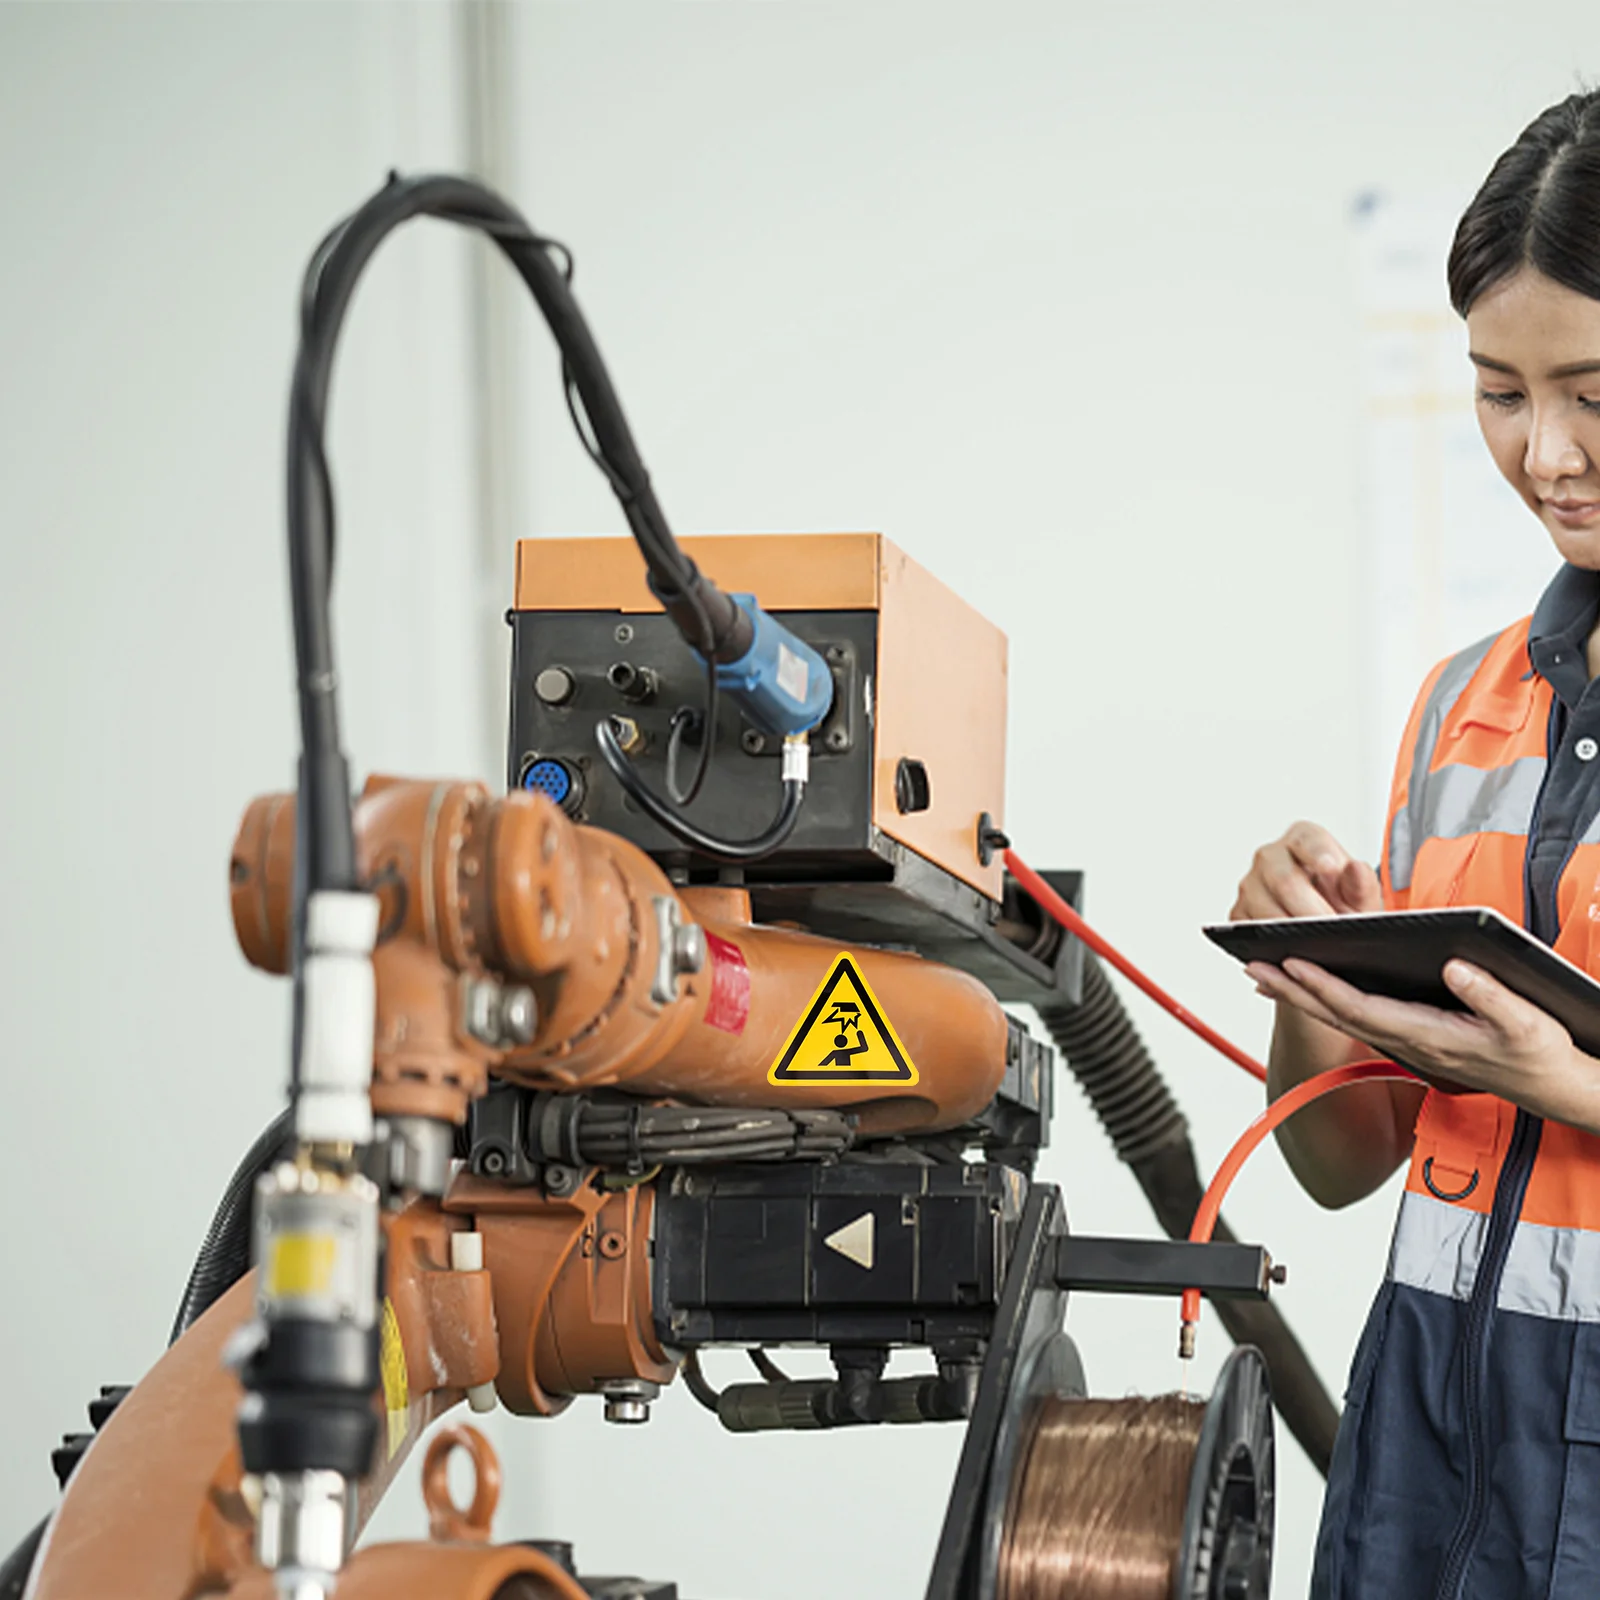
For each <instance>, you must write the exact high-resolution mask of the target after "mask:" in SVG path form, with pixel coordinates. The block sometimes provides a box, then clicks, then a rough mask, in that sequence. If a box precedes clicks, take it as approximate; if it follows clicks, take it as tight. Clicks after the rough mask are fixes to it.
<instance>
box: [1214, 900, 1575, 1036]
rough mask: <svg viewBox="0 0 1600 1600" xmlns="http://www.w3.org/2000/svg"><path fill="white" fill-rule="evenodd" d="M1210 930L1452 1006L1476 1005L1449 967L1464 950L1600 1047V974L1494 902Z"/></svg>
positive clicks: (1242, 951)
mask: <svg viewBox="0 0 1600 1600" xmlns="http://www.w3.org/2000/svg"><path fill="white" fill-rule="evenodd" d="M1204 931H1205V935H1206V937H1207V938H1208V939H1210V940H1212V941H1213V942H1214V943H1216V944H1219V945H1221V946H1222V948H1223V949H1224V950H1226V951H1227V952H1228V954H1229V955H1230V956H1233V957H1235V958H1236V959H1237V960H1239V961H1265V962H1268V963H1270V964H1271V965H1272V966H1275V967H1276V966H1281V965H1282V964H1283V962H1284V960H1285V959H1286V958H1288V957H1297V958H1299V959H1300V960H1302V961H1313V962H1315V963H1316V964H1317V965H1318V966H1319V967H1323V968H1325V969H1326V970H1327V971H1329V972H1331V973H1333V974H1334V975H1335V976H1336V977H1340V978H1343V979H1344V981H1345V982H1346V983H1348V984H1351V985H1353V986H1354V987H1355V988H1357V989H1362V990H1364V991H1366V992H1367V993H1368V994H1381V995H1388V996H1390V997H1392V998H1393V999H1396V1000H1418V1001H1421V1002H1422V1003H1423V1004H1425V1005H1430V1006H1438V1007H1440V1008H1441V1009H1443V1010H1448V1011H1465V1010H1467V1009H1468V1008H1467V1007H1466V1006H1465V1005H1463V1004H1462V1002H1461V1001H1460V1000H1458V999H1457V998H1456V996H1455V995H1454V994H1453V993H1452V992H1451V991H1450V990H1449V989H1448V988H1447V987H1446V986H1445V982H1444V979H1443V977H1442V976H1441V975H1440V974H1441V973H1442V972H1443V970H1444V964H1445V962H1447V961H1449V960H1450V959H1451V958H1452V957H1455V956H1459V957H1460V958H1461V959H1462V960H1463V961H1470V962H1471V963H1472V964H1473V965H1474V966H1475V967H1481V968H1483V970H1484V971H1485V972H1488V973H1491V974H1493V976H1495V977H1496V978H1498V979H1499V980H1500V981H1501V983H1503V984H1504V985H1505V986H1506V987H1507V988H1508V989H1511V990H1514V991H1515V992H1516V993H1517V994H1520V995H1522V996H1523V998H1524V999H1527V1000H1531V1001H1532V1002H1533V1003H1534V1005H1536V1006H1538V1007H1539V1009H1540V1010H1541V1011H1547V1012H1549V1014H1550V1015H1551V1016H1552V1017H1554V1018H1556V1020H1557V1021H1558V1022H1560V1023H1561V1024H1562V1025H1563V1026H1564V1027H1565V1028H1566V1029H1567V1031H1568V1032H1569V1033H1570V1034H1571V1035H1572V1039H1573V1043H1575V1044H1576V1045H1577V1046H1578V1048H1579V1049H1580V1050H1583V1051H1585V1052H1586V1053H1587V1054H1589V1055H1592V1056H1600V983H1596V982H1595V981H1594V979H1592V978H1591V977H1590V976H1589V975H1588V974H1587V973H1586V972H1584V971H1583V970H1582V968H1580V967H1575V966H1573V964H1572V963H1571V962H1570V961H1568V960H1567V959H1566V958H1565V957H1563V956H1558V955H1557V954H1556V953H1555V951H1554V950H1552V949H1551V948H1550V947H1549V945H1547V944H1544V943H1543V942H1542V941H1540V940H1538V939H1536V938H1534V936H1533V935H1532V934H1531V933H1529V932H1528V931H1527V930H1526V929H1525V928H1521V927H1518V926H1517V924H1516V923H1514V922H1512V921H1511V919H1510V918H1509V917H1505V916H1502V915H1501V914H1500V913H1499V912H1498V911H1492V910H1490V909H1489V908H1488V907H1487V906H1452V907H1450V908H1449V909H1447V910H1442V911H1374V912H1358V913H1355V914H1353V915H1351V916H1347V917H1279V918H1273V919H1271V920H1267V921H1261V922H1223V923H1217V924H1214V925H1212V926H1210V927H1207V928H1206V929H1205V930H1204Z"/></svg>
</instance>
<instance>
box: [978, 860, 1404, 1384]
mask: <svg viewBox="0 0 1600 1600" xmlns="http://www.w3.org/2000/svg"><path fill="white" fill-rule="evenodd" d="M1005 863H1006V870H1007V871H1008V872H1009V873H1010V874H1011V876H1012V877H1013V878H1015V879H1016V880H1017V882H1018V883H1019V884H1021V885H1022V887H1023V888H1024V889H1026V890H1027V891H1028V893H1029V894H1030V895H1032V896H1033V898H1034V899H1035V900H1036V901H1038V903H1039V905H1040V906H1041V907H1042V908H1043V909H1044V910H1045V911H1047V912H1049V914H1050V915H1051V916H1052V917H1054V918H1055V920H1056V921H1057V922H1059V923H1060V924H1061V926H1062V927H1063V928H1065V929H1066V930H1067V932H1068V933H1070V934H1072V935H1074V937H1076V938H1078V939H1081V940H1082V941H1083V943H1084V944H1086V945H1087V946H1088V947H1089V948H1090V949H1091V950H1093V951H1094V952H1095V954H1096V955H1098V956H1100V957H1102V958H1103V959H1104V960H1106V961H1108V962H1110V963H1111V965H1112V966H1114V967H1115V968H1116V969H1117V971H1118V972H1120V973H1121V974H1122V975H1123V977H1125V978H1126V979H1127V980H1128V981H1129V982H1130V983H1132V984H1134V985H1136V986H1137V987H1138V988H1140V989H1142V990H1143V991H1144V993H1146V994H1147V995H1149V996H1150V998H1151V999H1152V1000H1154V1001H1155V1003H1156V1004H1157V1005H1158V1006H1160V1007H1161V1008H1162V1009H1163V1010H1164V1011H1167V1012H1170V1013H1171V1014H1172V1015H1173V1016H1174V1017H1176V1018H1177V1019H1178V1021H1179V1022H1181V1023H1182V1024H1183V1025H1184V1027H1186V1028H1188V1029H1190V1030H1191V1031H1192V1032H1194V1033H1197V1034H1198V1035H1199V1036H1200V1037H1201V1038H1202V1039H1204V1040H1205V1042H1206V1043H1207V1044H1209V1045H1210V1046H1211V1047H1212V1048H1213V1049H1215V1050H1218V1051H1220V1052H1221V1053H1222V1054H1223V1055H1225V1056H1226V1057H1227V1058H1228V1059H1229V1060H1230V1061H1232V1062H1234V1063H1235V1064H1236V1065H1238V1066H1241V1067H1243V1068H1244V1070H1245V1071H1246V1072H1248V1073H1249V1074H1250V1075H1251V1076H1252V1077H1254V1078H1259V1079H1260V1080H1261V1082H1263V1083H1265V1082H1266V1081H1267V1069H1266V1068H1265V1067H1264V1066H1262V1065H1261V1063H1260V1062H1259V1061H1257V1060H1256V1059H1255V1057H1254V1056H1251V1055H1247V1054H1246V1053H1245V1052H1244V1051H1243V1050H1241V1049H1240V1048H1239V1047H1238V1046H1237V1045H1236V1044H1233V1043H1232V1042H1231V1041H1229V1040H1227V1039H1224V1038H1223V1037H1222V1035H1221V1034H1220V1033H1218V1032H1216V1030H1215V1029H1213V1028H1209V1027H1207V1026H1206V1024H1205V1023H1203V1022H1202V1021H1201V1020H1200V1019H1199V1018H1198V1017H1197V1016H1195V1015H1194V1013H1193V1012H1192V1011H1190V1010H1188V1009H1187V1007H1185V1006H1183V1005H1182V1004H1180V1003H1179V1002H1178V1001H1177V1000H1175V999H1174V998H1173V997H1172V996H1171V995H1170V994H1168V993H1167V991H1166V990H1165V989H1163V988H1162V987H1161V986H1160V985H1159V984H1158V983H1156V982H1155V981H1154V980H1153V979H1151V978H1148V977H1146V976H1145V974H1144V973H1143V972H1141V971H1140V970H1139V969H1138V968H1137V967H1136V966H1135V965H1134V964H1133V963H1132V962H1131V961H1130V960H1129V959H1128V958H1127V957H1126V956H1125V955H1123V953H1122V952H1121V951H1120V950H1118V949H1117V948H1116V946H1115V945H1112V944H1109V943H1107V941H1106V940H1105V939H1103V938H1101V936H1100V935H1099V934H1098V933H1096V932H1095V931H1094V929H1093V928H1091V927H1090V926H1089V924H1088V923H1087V922H1085V921H1084V920H1083V918H1082V917H1081V916H1079V915H1078V913H1077V912H1076V911H1074V910H1073V909H1072V907H1071V906H1070V905H1068V904H1067V902H1066V901H1065V900H1063V899H1062V898H1061V896H1060V895H1059V894H1057V893H1056V891H1055V890H1054V889H1052V888H1051V887H1050V885H1049V884H1048V883H1046V882H1045V881H1044V879H1043V878H1041V877H1040V876H1039V874H1038V873H1037V872H1035V871H1034V870H1033V868H1032V867H1030V866H1029V865H1028V864H1027V862H1025V861H1024V860H1023V859H1022V858H1021V857H1020V856H1019V855H1018V854H1017V853H1016V851H1015V850H1007V851H1006V853H1005ZM1383 1079H1391V1080H1395V1081H1401V1082H1407V1083H1416V1082H1418V1081H1420V1080H1419V1079H1418V1078H1417V1075H1416V1073H1414V1072H1410V1071H1408V1070H1407V1069H1406V1068H1405V1067H1401V1066H1396V1065H1395V1063H1394V1062H1392V1061H1358V1062H1355V1063H1353V1064H1352V1065H1350V1066H1347V1067H1334V1068H1333V1069H1332V1070H1331V1071H1328V1072H1320V1073H1318V1074H1317V1076H1316V1077H1314V1078H1308V1079H1307V1080H1306V1081H1305V1082H1304V1083H1302V1084H1298V1085H1297V1086H1296V1087H1295V1088H1293V1089H1290V1090H1289V1091H1288V1092H1287V1093H1286V1094H1282V1095H1280V1096H1279V1097H1278V1098H1277V1099H1276V1100H1275V1101H1273V1103H1272V1104H1271V1105H1270V1106H1268V1107H1267V1109H1266V1110H1265V1111H1263V1112H1262V1113H1261V1115H1260V1116H1259V1117H1257V1118H1256V1119H1255V1121H1254V1122H1252V1123H1251V1124H1250V1126H1249V1127H1248V1128H1246V1129H1245V1131H1244V1133H1243V1134H1242V1135H1241V1136H1240V1137H1239V1139H1238V1140H1237V1141H1235V1143H1234V1146H1233V1148H1232V1149H1231V1150H1229V1152H1228V1153H1227V1155H1226V1156H1224V1157H1223V1160H1222V1165H1221V1166H1220V1167H1218V1168H1217V1172H1216V1176H1215V1177H1214V1178H1212V1180H1211V1183H1210V1186H1209V1187H1208V1188H1207V1189H1206V1192H1205V1194H1204V1196H1203V1197H1202V1198H1201V1201H1200V1207H1199V1209H1198V1210H1197V1211H1196V1212H1195V1214H1194V1223H1193V1225H1192V1226H1191V1227H1190V1229H1189V1239H1190V1241H1191V1243H1194V1244H1209V1243H1210V1242H1211V1231H1212V1229H1213V1228H1215V1227H1216V1225H1217V1215H1218V1213H1219V1212H1220V1211H1221V1210H1222V1202H1223V1199H1224V1197H1225V1196H1226V1195H1227V1193H1228V1189H1229V1187H1230V1186H1231V1185H1232V1183H1233V1180H1234V1179H1235V1178H1236V1177H1237V1176H1238V1175H1239V1169H1240V1168H1241V1167H1243V1166H1244V1164H1245V1162H1246V1161H1248V1160H1249V1159H1250V1157H1251V1156H1252V1155H1253V1154H1254V1153H1255V1151H1256V1148H1257V1147H1258V1146H1259V1145H1260V1144H1261V1141H1262V1140H1263V1139H1265V1138H1266V1136H1267V1135H1268V1134H1269V1133H1271V1132H1273V1131H1274V1130H1275V1129H1277V1128H1279V1127H1281V1126H1282V1125H1283V1124H1284V1123H1285V1122H1287V1121H1288V1120H1289V1118H1290V1117H1292V1116H1293V1115H1294V1114H1295V1112H1297V1111H1299V1110H1301V1109H1302V1108H1303V1107H1305V1106H1308V1105H1310V1104H1311V1102H1312V1101H1313V1100H1320V1099H1321V1098H1322V1096H1323V1095H1325V1094H1332V1093H1333V1091H1334V1090H1336V1089H1344V1088H1348V1087H1349V1085H1351V1084H1353V1083H1373V1082H1377V1081H1380V1080H1383ZM1180 1316H1181V1326H1180V1332H1179V1335H1178V1350H1179V1354H1180V1355H1182V1356H1183V1357H1184V1358H1185V1359H1187V1358H1188V1357H1189V1356H1191V1355H1193V1354H1194V1329H1195V1324H1196V1323H1197V1322H1199V1320H1200V1291H1199V1290H1198V1289H1185V1290H1184V1291H1183V1302H1182V1309H1181V1312H1180Z"/></svg>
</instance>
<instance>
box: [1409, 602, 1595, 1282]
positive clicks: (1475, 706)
mask: <svg viewBox="0 0 1600 1600" xmlns="http://www.w3.org/2000/svg"><path fill="white" fill-rule="evenodd" d="M1528 622H1529V619H1528V618H1526V617H1524V618H1523V619H1522V620H1521V621H1520V622H1518V623H1516V624H1514V625H1513V626H1512V627H1510V628H1507V629H1506V630H1505V632H1504V633H1501V634H1499V635H1497V636H1496V637H1494V638H1491V639H1485V640H1483V641H1481V642H1480V643H1479V644H1476V645H1474V646H1472V648H1470V649H1468V650H1463V651H1462V652H1461V653H1460V654H1459V655H1457V656H1454V657H1452V658H1451V659H1450V660H1448V661H1446V662H1444V663H1442V664H1441V665H1440V666H1438V667H1436V668H1435V669H1434V671H1433V672H1432V673H1431V674H1430V675H1429V677H1428V680H1427V682H1426V683H1424V685H1423V687H1422V693H1421V694H1420V695H1419V696H1418V698H1417V703H1416V706H1415V708H1414V709H1413V711H1412V713H1411V720H1410V722H1409V724H1408V725H1407V727H1406V732H1405V738H1404V739H1403V740H1402V741H1401V745H1400V758H1399V761H1398V763H1397V765H1396V771H1395V780H1394V787H1393V790H1392V793H1391V798H1390V809H1389V827H1388V831H1387V836H1386V841H1385V850H1384V856H1383V864H1382V870H1381V877H1382V881H1383V890H1384V900H1385V903H1386V904H1387V905H1388V906H1389V907H1391V908H1392V909H1394V910H1402V909H1405V908H1408V907H1411V906H1416V907H1438V906H1493V907H1494V908H1495V909H1496V910H1497V911H1501V912H1503V913H1504V914H1505V915H1506V916H1508V917H1510V918H1511V919H1512V921H1513V922H1521V921H1523V918H1524V899H1525V886H1524V884H1525V880H1524V868H1525V856H1526V851H1527V843H1528V833H1529V828H1530V825H1531V823H1532V819H1533V813H1534V807H1535V805H1536V804H1537V802H1538V797H1539V790H1540V787H1541V784H1542V782H1543V779H1544V773H1545V765H1546V760H1547V751H1546V748H1545V746H1546V739H1547V730H1548V728H1549V724H1550V702H1551V698H1552V690H1551V688H1550V685H1549V684H1548V683H1546V682H1545V680H1544V679H1543V678H1541V677H1539V676H1537V675H1536V674H1534V673H1533V672H1532V671H1531V669H1530V667H1529V663H1528ZM1589 831H1590V832H1591V833H1593V834H1594V835H1595V837H1593V838H1588V837H1585V838H1584V839H1582V840H1580V841H1579V843H1578V844H1577V845H1576V846H1575V847H1574V849H1573V851H1572V854H1571V857H1570V859H1569V860H1568V862H1567V865H1566V867H1565V869H1564V870H1563V871H1562V873H1561V876H1560V879H1559V880H1558V885H1557V891H1556V911H1557V917H1558V919H1559V923H1560V929H1561V931H1560V934H1559V936H1558V937H1557V939H1556V941H1555V949H1556V951H1557V952H1558V954H1560V955H1563V956H1565V957H1566V958H1567V959H1568V960H1569V961H1571V962H1573V963H1574V964H1575V965H1577V966H1580V967H1582V968H1583V969H1584V970H1585V971H1586V972H1589V973H1592V974H1594V975H1596V976H1600V828H1591V829H1590V830H1589ZM1515 1116H1516V1108H1515V1107H1514V1106H1512V1105H1510V1104H1508V1103H1507V1102H1506V1101H1504V1100H1500V1099H1498V1098H1496V1097H1495V1096H1494V1095H1487V1094H1442V1093H1440V1092H1439V1091H1438V1090H1431V1091H1430V1092H1429V1094H1428V1096H1427V1098H1426V1099H1425V1100H1424V1101H1423V1105H1422V1112H1421V1115H1420V1116H1419V1117H1418V1119H1417V1139H1416V1147H1415V1150H1414V1152H1413V1154H1412V1158H1411V1171H1410V1174H1409V1176H1408V1177H1407V1180H1406V1191H1407V1193H1408V1194H1415V1195H1420V1196H1425V1197H1428V1198H1430V1199H1436V1200H1442V1201H1444V1202H1445V1203H1447V1204H1449V1205H1452V1206H1454V1207H1456V1208H1458V1209H1459V1210H1460V1211H1462V1212H1470V1213H1473V1214H1476V1215H1487V1214H1488V1212H1489V1210H1490V1208H1491V1205H1492V1203H1493V1200H1494V1194H1495V1189H1496V1186H1497V1182H1498V1179H1499V1175H1500V1162H1501V1160H1502V1159H1503V1157H1504V1155H1505V1151H1506V1148H1507V1145H1508V1143H1509V1140H1510V1134H1511V1124H1512V1122H1513V1120H1514V1118H1515ZM1521 1219H1522V1221H1523V1222H1524V1223H1527V1224H1532V1225H1535V1226H1539V1227H1547V1228H1558V1229H1581V1230H1584V1232H1585V1233H1586V1234H1587V1233H1593V1234H1595V1235H1596V1237H1595V1238H1593V1239H1592V1240H1585V1241H1584V1247H1585V1248H1593V1249H1594V1250H1595V1251H1596V1252H1597V1254H1596V1266H1597V1268H1600V1138H1597V1137H1596V1136H1595V1135H1594V1134H1589V1133H1580V1132H1579V1131H1578V1130H1577V1129H1575V1128H1568V1127H1565V1126H1563V1125H1562V1124H1560V1123H1548V1124H1546V1125H1545V1127H1544V1130H1543V1133H1542V1135H1541V1138H1540V1142H1539V1153H1538V1157H1537V1159H1536V1160H1535V1162H1534V1166H1533V1173H1532V1177H1531V1180H1530V1181H1529V1184H1528V1190H1527V1194H1526V1196H1525V1198H1524V1200H1523V1204H1522V1213H1521ZM1402 1220H1403V1219H1402ZM1556 1287H1557V1286H1556V1285H1555V1284H1554V1283H1545V1284H1538V1283H1533V1282H1530V1283H1529V1284H1528V1285H1527V1289H1528V1293H1529V1295H1530V1296H1531V1297H1532V1302H1533V1303H1535V1304H1544V1303H1546V1302H1548V1301H1550V1299H1551V1297H1552V1294H1554V1293H1555V1291H1556ZM1592 1294H1593V1298H1594V1300H1595V1303H1596V1305H1597V1307H1600V1273H1597V1276H1596V1279H1595V1281H1594V1283H1593V1285H1592ZM1556 1297H1557V1298H1559V1295H1557V1296H1556Z"/></svg>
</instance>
